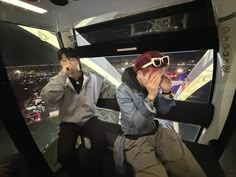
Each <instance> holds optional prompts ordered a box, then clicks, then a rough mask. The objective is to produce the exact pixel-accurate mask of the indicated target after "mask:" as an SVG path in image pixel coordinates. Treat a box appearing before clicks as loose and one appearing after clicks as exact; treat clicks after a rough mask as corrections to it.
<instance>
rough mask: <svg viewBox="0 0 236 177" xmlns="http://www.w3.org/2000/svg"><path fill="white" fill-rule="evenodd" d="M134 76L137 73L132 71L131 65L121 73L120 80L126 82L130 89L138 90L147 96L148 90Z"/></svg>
mask: <svg viewBox="0 0 236 177" xmlns="http://www.w3.org/2000/svg"><path fill="white" fill-rule="evenodd" d="M136 76H137V74H136V72H135V71H134V69H133V67H129V68H126V70H125V71H124V73H123V74H122V82H124V83H126V85H127V86H128V87H129V88H130V89H131V90H137V91H138V92H141V93H143V95H144V96H147V94H148V92H147V90H146V88H145V87H142V86H141V85H140V83H139V82H138V80H137V78H136Z"/></svg>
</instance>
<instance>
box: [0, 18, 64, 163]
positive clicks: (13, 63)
mask: <svg viewBox="0 0 236 177" xmlns="http://www.w3.org/2000/svg"><path fill="white" fill-rule="evenodd" d="M0 25H1V28H0V45H1V50H2V54H3V58H4V59H5V61H4V63H5V65H6V69H7V72H8V76H9V79H10V83H11V85H12V88H13V90H14V92H15V95H16V97H17V99H18V105H19V107H20V109H21V112H22V115H23V117H24V120H25V123H26V124H27V125H28V128H29V130H30V132H31V134H32V136H33V138H34V140H35V142H36V143H37V145H38V147H39V149H40V150H41V151H42V153H44V154H45V157H46V159H47V160H48V161H49V162H50V164H49V165H50V166H51V167H54V164H55V162H56V157H55V158H54V159H48V158H52V154H50V156H48V155H47V152H48V149H49V148H52V146H50V145H54V144H55V141H56V139H57V133H58V129H59V126H58V124H59V121H58V119H57V117H56V116H55V115H56V114H55V112H56V111H57V108H53V109H50V110H49V109H47V108H46V107H45V105H44V101H43V100H42V98H40V96H39V94H40V91H41V89H42V88H43V86H45V85H46V83H47V82H48V79H49V78H50V77H52V76H54V75H55V74H56V73H57V72H58V70H59V69H60V67H59V65H58V60H57V56H56V52H57V51H58V48H59V44H58V41H57V37H56V34H55V33H54V32H50V31H46V30H40V29H36V28H31V27H26V26H22V25H15V24H8V23H4V22H0ZM16 119H17V117H16ZM1 145H2V143H1ZM55 147H56V146H55ZM55 150H56V149H55ZM55 150H54V151H55ZM55 153H56V151H55Z"/></svg>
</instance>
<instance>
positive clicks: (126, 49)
mask: <svg viewBox="0 0 236 177" xmlns="http://www.w3.org/2000/svg"><path fill="white" fill-rule="evenodd" d="M133 50H137V47H129V48H121V49H117V52H125V51H133Z"/></svg>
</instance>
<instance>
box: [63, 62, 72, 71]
mask: <svg viewBox="0 0 236 177" xmlns="http://www.w3.org/2000/svg"><path fill="white" fill-rule="evenodd" d="M62 71H64V72H66V73H67V74H71V72H72V71H73V66H72V65H71V63H70V62H67V63H66V64H64V65H63V66H62Z"/></svg>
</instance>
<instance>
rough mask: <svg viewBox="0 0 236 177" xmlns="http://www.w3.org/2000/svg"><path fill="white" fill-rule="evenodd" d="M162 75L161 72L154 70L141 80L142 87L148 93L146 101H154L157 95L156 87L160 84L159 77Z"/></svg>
mask: <svg viewBox="0 0 236 177" xmlns="http://www.w3.org/2000/svg"><path fill="white" fill-rule="evenodd" d="M162 75H163V70H154V71H150V72H149V73H147V74H146V75H145V76H143V78H141V80H142V84H143V86H144V87H145V88H146V89H147V91H148V99H149V100H154V99H155V97H156V96H157V93H158V87H159V84H160V82H161V77H162Z"/></svg>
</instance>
